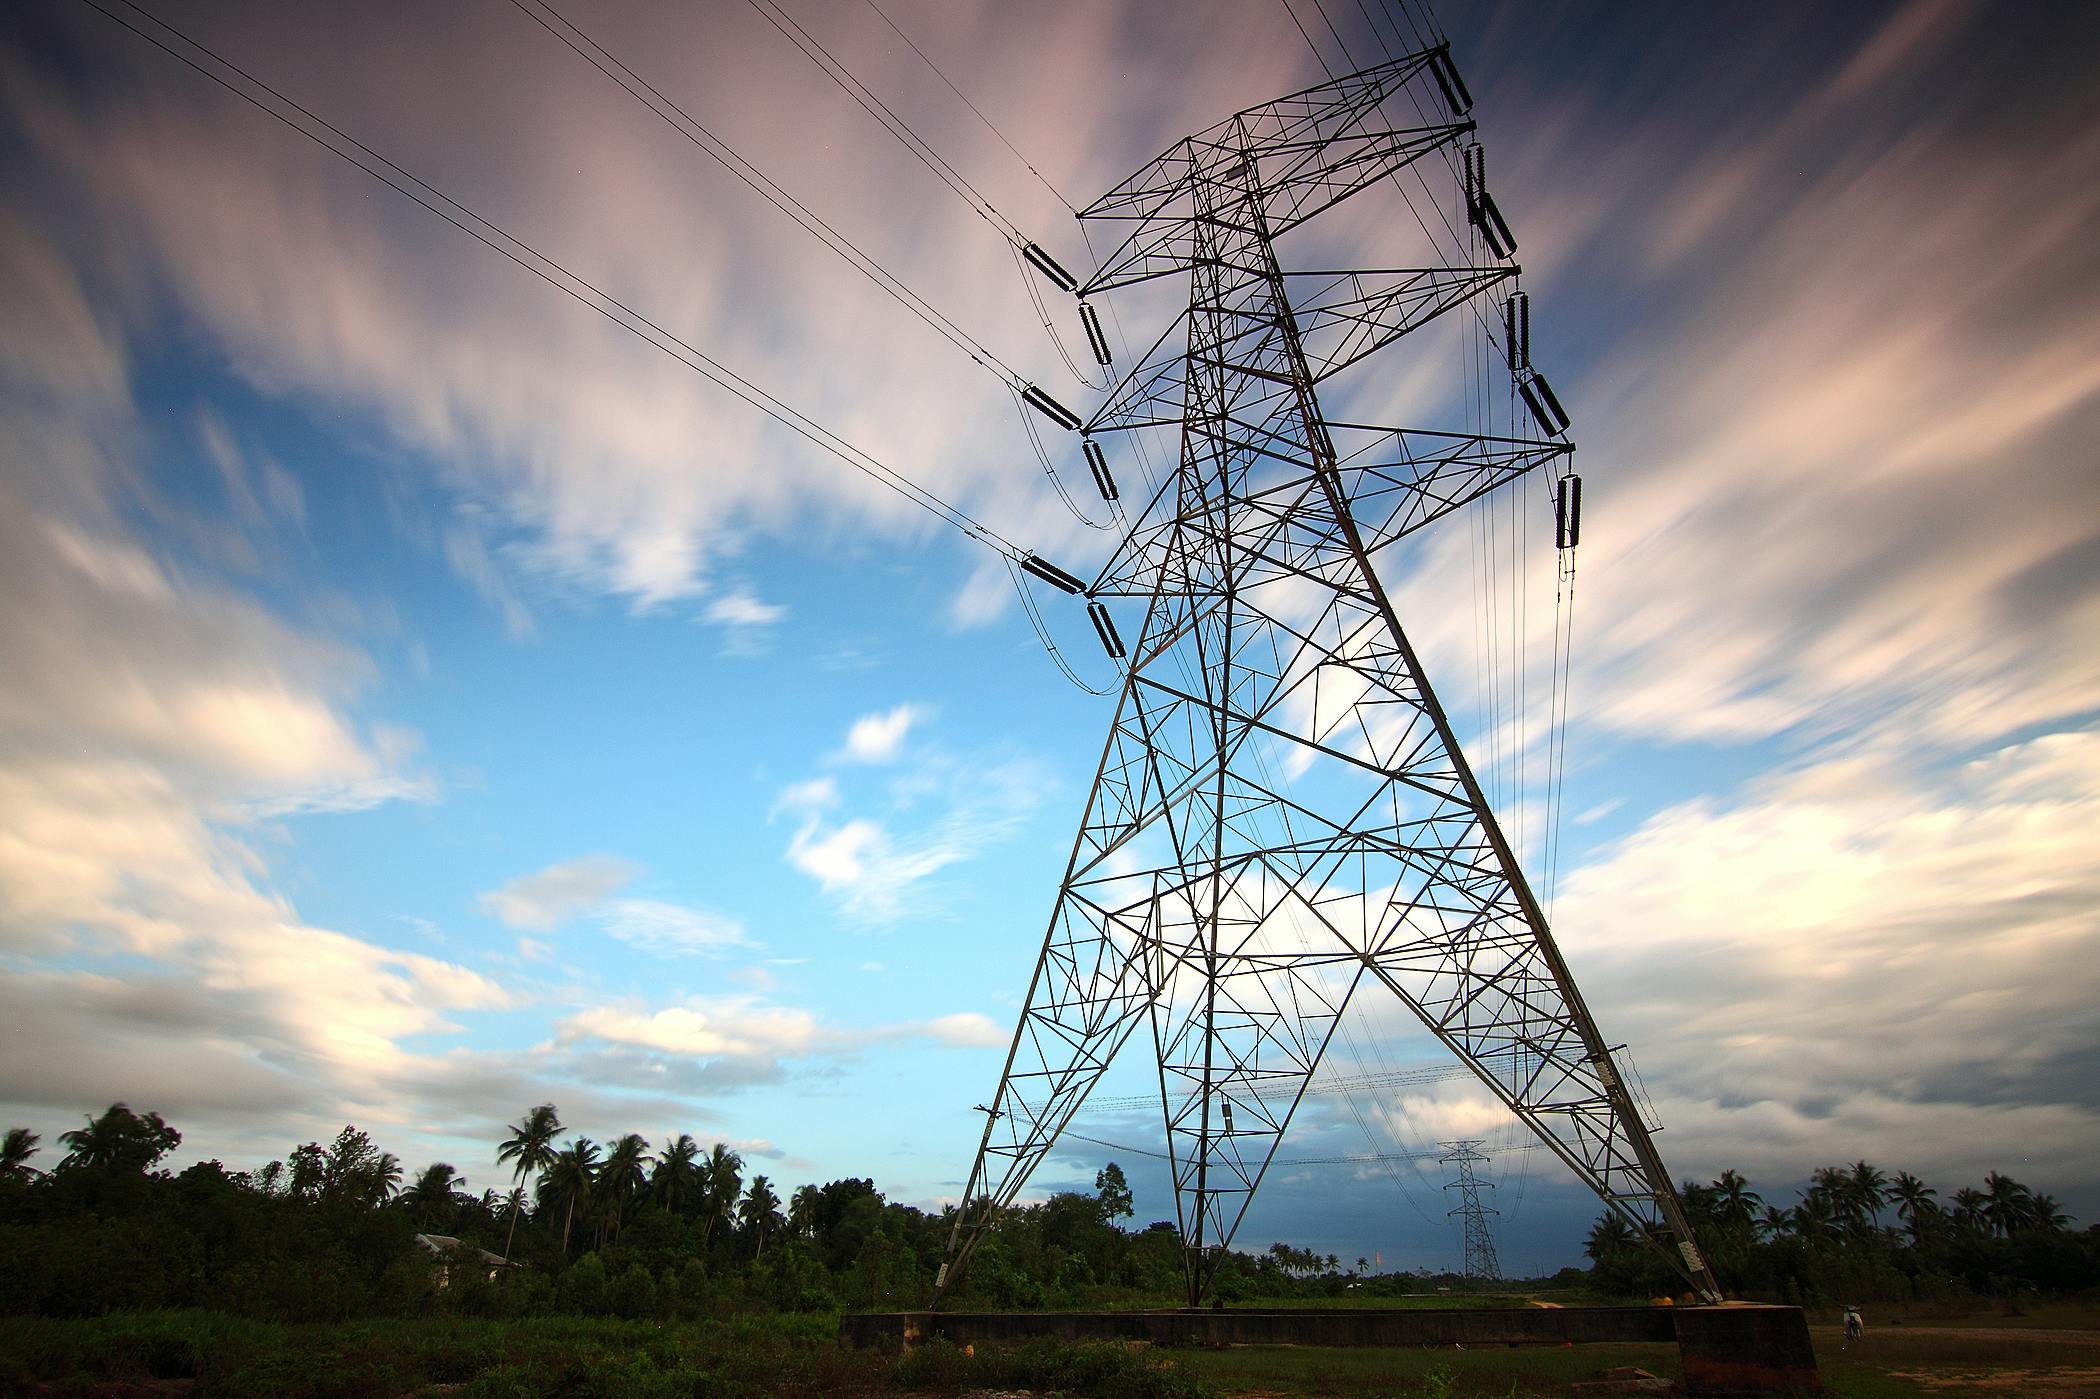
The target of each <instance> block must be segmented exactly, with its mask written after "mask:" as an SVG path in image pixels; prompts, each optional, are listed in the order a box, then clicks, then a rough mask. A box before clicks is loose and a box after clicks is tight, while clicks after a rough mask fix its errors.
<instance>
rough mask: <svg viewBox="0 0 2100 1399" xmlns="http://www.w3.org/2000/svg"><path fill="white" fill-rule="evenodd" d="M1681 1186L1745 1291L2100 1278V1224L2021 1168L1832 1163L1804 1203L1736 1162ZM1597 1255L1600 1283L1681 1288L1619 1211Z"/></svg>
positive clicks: (1941, 1289) (1849, 1293)
mask: <svg viewBox="0 0 2100 1399" xmlns="http://www.w3.org/2000/svg"><path fill="white" fill-rule="evenodd" d="M1680 1191H1681V1193H1682V1194H1683V1196H1684V1203H1685V1210H1686V1212H1687V1213H1688V1214H1689V1215H1690V1216H1691V1220H1692V1227H1693V1228H1694V1229H1696V1230H1697V1231H1698V1233H1699V1240H1700V1243H1701V1244H1702V1246H1703V1247H1704V1248H1705V1249H1706V1253H1707V1257H1708V1258H1709V1260H1710V1261H1711V1262H1712V1264H1713V1267H1714V1272H1715V1274H1716V1275H1717V1276H1719V1278H1720V1279H1721V1285H1722V1287H1723V1288H1725V1289H1726V1290H1727V1291H1728V1292H1729V1293H1730V1294H1731V1295H1735V1296H1741V1297H1751V1298H1758V1299H1762V1300H1765V1301H1774V1302H1791V1303H1795V1304H1798V1305H1805V1306H1811V1307H1814V1306H1821V1305H1828V1304H1832V1303H1844V1302H1858V1303H1866V1302H1891V1301H1895V1302H1906V1301H1912V1300H1936V1299H1956V1298H1964V1297H1972V1298H1973V1297H2012V1296H2019V1295H2034V1294H2049V1295H2065V1294H2072V1293H2078V1292H2088V1291H2090V1290H2092V1289H2093V1288H2095V1287H2100V1228H2087V1229H2084V1230H2082V1231H2075V1232H2074V1231H2073V1230H2072V1229H2071V1227H2070V1226H2071V1220H2070V1218H2069V1217H2068V1216H2067V1215H2066V1214H2065V1213H2064V1211H2063V1208H2062V1207H2061V1206H2060V1205H2059V1204H2058V1203H2057V1202H2056V1201H2055V1200H2053V1199H2051V1198H2050V1197H2049V1196H2047V1195H2042V1194H2037V1193H2036V1192H2035V1191H2033V1190H2030V1189H2029V1188H2028V1187H2027V1186H2025V1185H2022V1184H2021V1183H2020V1182H2018V1181H2016V1180H2014V1179H2012V1178H2011V1177H2010V1176H2004V1175H1999V1174H1998V1173H1997V1172H1995V1171H1994V1172H1992V1173H1991V1174H1989V1175H1987V1176H1985V1177H1984V1182H1983V1186H1982V1188H1981V1189H1976V1188H1966V1189H1962V1190H1957V1191H1955V1192H1954V1194H1953V1195H1952V1196H1951V1197H1948V1202H1947V1203H1946V1204H1945V1205H1942V1204H1941V1203H1940V1197H1939V1192H1938V1191H1936V1190H1934V1189H1933V1188H1932V1187H1930V1186H1928V1185H1926V1184H1925V1182H1924V1181H1922V1180H1920V1179H1918V1178H1917V1177H1916V1176H1914V1175H1912V1174H1910V1173H1909V1172H1908V1171H1899V1172H1897V1173H1896V1174H1895V1175H1894V1176H1893V1177H1891V1176H1889V1175H1887V1174H1886V1173H1884V1172H1883V1171H1882V1170H1880V1169H1879V1168H1878V1167H1875V1166H1872V1165H1869V1164H1868V1163H1867V1162H1865V1161H1860V1162H1856V1163H1854V1164H1853V1165H1851V1166H1825V1167H1824V1168H1823V1169H1821V1170H1819V1171H1817V1172H1816V1173H1815V1175H1814V1177H1813V1178H1812V1179H1811V1183H1810V1185H1809V1187H1808V1189H1807V1190H1806V1191H1804V1192H1803V1194H1802V1196H1801V1199H1800V1200H1799V1202H1797V1203H1796V1204H1794V1205H1793V1206H1791V1207H1782V1206H1778V1205H1774V1204H1768V1203H1766V1201H1765V1200H1764V1199H1763V1198H1762V1197H1761V1196H1759V1195H1758V1194H1757V1192H1756V1191H1754V1190H1752V1189H1751V1188H1750V1182H1749V1181H1747V1180H1745V1179H1744V1178H1743V1177H1742V1176H1741V1175H1738V1174H1737V1173H1736V1172H1734V1171H1723V1172H1722V1173H1721V1177H1720V1179H1718V1180H1715V1181H1713V1182H1711V1183H1710V1184H1706V1185H1699V1184H1697V1183H1695V1182H1692V1181H1686V1182H1685V1183H1684V1184H1683V1185H1682V1186H1681V1187H1680ZM1585 1252H1587V1253H1588V1255H1589V1256H1590V1258H1591V1259H1592V1260H1593V1262H1594V1263H1595V1265H1596V1266H1595V1267H1594V1269H1593V1270H1592V1276H1593V1277H1594V1279H1595V1281H1596V1284H1597V1286H1598V1288H1599V1289H1600V1290H1601V1291H1604V1292H1607V1293H1613V1294H1618V1295H1625V1296H1645V1295H1652V1294H1655V1293H1658V1292H1671V1291H1675V1290H1676V1289H1677V1287H1678V1286H1679V1284H1678V1283H1677V1282H1676V1281H1675V1278H1674V1275H1672V1274H1671V1273H1669V1272H1668V1270H1667V1267H1666V1265H1665V1264H1664V1262H1663V1260H1662V1258H1661V1257H1660V1256H1658V1255H1657V1254H1656V1253H1655V1252H1654V1251H1653V1250H1651V1249H1648V1248H1644V1247H1642V1246H1641V1244H1640V1242H1639V1240H1638V1239H1637V1238H1636V1237H1635V1236H1634V1234H1633V1231H1632V1230H1631V1229H1629V1228H1628V1227H1627V1226H1626V1225H1625V1224H1624V1223H1623V1222H1622V1221H1620V1220H1619V1219H1618V1218H1617V1217H1616V1216H1613V1215H1606V1216H1604V1217H1602V1218H1600V1219H1599V1220H1598V1221H1597V1223H1596V1225H1595V1226H1594V1227H1593V1228H1592V1229H1591V1230H1590V1236H1589V1241H1588V1243H1587V1244H1586V1245H1585Z"/></svg>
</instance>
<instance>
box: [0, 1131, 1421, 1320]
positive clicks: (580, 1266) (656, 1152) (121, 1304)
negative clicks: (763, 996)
mask: <svg viewBox="0 0 2100 1399" xmlns="http://www.w3.org/2000/svg"><path fill="white" fill-rule="evenodd" d="M181 1141H182V1134H181V1133H180V1132H179V1131H177V1130H176V1129H175V1128H174V1127H172V1126H170V1125H169V1124H168V1123H167V1122H165V1121H164V1120H163V1119H162V1118H161V1117H160V1115H159V1114H158V1113H153V1112H146V1113H135V1112H133V1111H132V1110H131V1109H130V1108H129V1107H128V1106H126V1105H124V1104H122V1103H118V1104H113V1105H112V1106H111V1107H110V1108H109V1109H108V1110H107V1111H105V1112H103V1113H102V1114H100V1115H99V1116H96V1117H93V1118H91V1119H89V1120H88V1121H87V1122H86V1123H85V1125H83V1126H82V1127H80V1128H79V1129H76V1130H75V1131H71V1132H67V1133H64V1134H63V1135H62V1136H61V1137H60V1138H59V1144H60V1146H61V1147H62V1148H63V1149H64V1152H65V1155H64V1157H63V1159H61V1160H60V1161H58V1163H57V1164H56V1165H55V1167H53V1168H52V1169H51V1170H49V1171H48V1172H46V1171H43V1170H40V1169H39V1168H38V1165H37V1161H38V1160H39V1159H41V1154H42V1144H41V1143H40V1142H39V1140H38V1138H37V1137H36V1135H35V1134H33V1133H31V1132H28V1131H26V1130H25V1129H22V1128H15V1129H13V1130H11V1131H9V1132H7V1133H6V1135H5V1137H4V1139H0V1250H4V1251H5V1253H6V1255H7V1256H9V1257H12V1258H34V1259H37V1260H39V1262H38V1264H37V1266H35V1267H33V1268H14V1269H6V1270H0V1312H15V1313H22V1312H43V1313H50V1314H62V1315H83V1314H95V1313H99V1312H103V1311H108V1310H113V1309H119V1308H140V1307H161V1306H178V1307H179V1306H203V1307H211V1308H217V1309H221V1310H230V1311H236V1312H243V1313H247V1314H252V1315H257V1316H265V1317H270V1318H274V1319H292V1320H328V1319H338V1318H342V1317H348V1316H356V1315H367V1314H383V1313H395V1312H415V1311H421V1310H426V1309H429V1308H431V1307H433V1306H435V1307H439V1308H446V1309H454V1310H460V1311H464V1312H469V1313H475V1314H488V1315H498V1316H514V1315H534V1314H542V1313H581V1314H612V1315H623V1316H655V1317H667V1318H668V1317H694V1316H701V1315H722V1314H726V1313H729V1312H735V1311H739V1310H752V1309H770V1310H782V1311H824V1310H830V1309H834V1308H840V1307H854V1308H883V1309H889V1308H910V1307H918V1306H923V1305H924V1304H925V1302H926V1300H927V1298H928V1297H929V1296H930V1294H931V1292H932V1287H933V1280H934V1277H935V1274H936V1271H937V1269H938V1268H939V1265H940V1262H941V1259H942V1257H943V1255H944V1253H945V1250H946V1246H947V1242H948V1237H949V1232H950V1229H951V1228H952V1226H953V1223H954V1213H953V1210H952V1208H951V1209H945V1210H942V1211H939V1212H937V1213H930V1212H927V1211H923V1210H920V1209H917V1208H914V1207H912V1206H909V1205H902V1204H897V1203H894V1202H892V1201H889V1200H887V1199H886V1198H885V1197H884V1195H883V1193H882V1192H881V1191H880V1190H878V1189H877V1188H876V1186H875V1183H874V1182H873V1181H872V1180H869V1179H860V1178H847V1179H843V1180H834V1181H830V1182H827V1183H823V1184H815V1183H812V1184H805V1185H799V1186H796V1187H795V1188H793V1189H792V1190H788V1191H786V1192H785V1194H784V1195H783V1190H782V1187H780V1186H779V1185H777V1184H776V1183H775V1181H774V1180H773V1179H772V1178H771V1177H770V1176H768V1175H766V1174H764V1173H762V1172H752V1171H749V1170H748V1169H747V1165H746V1163H745V1161H744V1160H743V1158H742V1157H741V1155H740V1154H739V1153H738V1152H737V1151H736V1150H735V1149H734V1148H733V1147H731V1146H729V1145H727V1144H725V1143H721V1142H716V1143H713V1144H712V1145H708V1146H703V1145H702V1144H701V1143H700V1142H698V1141H697V1140H695V1139H694V1138H693V1137H692V1136H690V1135H685V1134H681V1135H679V1136H676V1137H674V1138H672V1139H671V1140H670V1141H668V1142H665V1143H663V1144H662V1145H661V1146H655V1147H652V1145H651V1143H650V1142H649V1141H647V1140H646V1139H645V1138H643V1137H642V1136H640V1135H639V1134H634V1133H629V1134H626V1135H623V1136H620V1137H617V1138H615V1139H614V1140H612V1141H611V1142H609V1143H601V1142H598V1141H594V1140H592V1139H591V1138H589V1137H586V1136H581V1135H568V1136H565V1135H564V1128H563V1125H562V1122H561V1116H560V1113H559V1111H558V1110H557V1109H556V1107H555V1106H554V1105H553V1104H551V1103H550V1104H541V1105H539V1106H536V1107H534V1108H532V1109H530V1110H529V1111H527V1112H525V1113H524V1114H522V1115H521V1116H520V1117H519V1118H518V1120H517V1121H516V1122H514V1123H511V1124H509V1126H508V1128H507V1130H506V1133H505V1135H504V1136H503V1137H502V1139H501V1140H500V1141H498V1142H496V1143H494V1145H495V1148H496V1158H497V1161H498V1163H499V1168H500V1169H501V1171H502V1172H503V1173H504V1174H503V1175H502V1176H501V1177H499V1184H500V1186H501V1188H484V1189H482V1190H480V1191H479V1192H476V1191H474V1190H472V1189H470V1188H469V1187H468V1185H467V1183H466V1181H465V1180H464V1179H463V1178H462V1176H461V1174H460V1172H459V1171H458V1169H457V1168H456V1167H455V1166H454V1165H452V1164H451V1163H449V1162H445V1161H434V1162H432V1163H430V1164H429V1165H427V1166H425V1167H423V1168H422V1169H421V1170H420V1171H418V1172H416V1173H414V1174H413V1175H411V1174H409V1173H407V1171H406V1170H405V1169H404V1166H403V1164H402V1162H401V1160H400V1158H399V1157H398V1156H396V1155H394V1154H393V1153H392V1152H389V1151H385V1150H382V1149H381V1148H380V1147H379V1146H378V1144H377V1143H375V1142H374V1141H373V1139H372V1138H371V1136H370V1135H369V1134H368V1133H366V1132H365V1131H363V1130H361V1129H360V1128H357V1127H355V1126H345V1127H344V1128H343V1129H342V1131H341V1132H339V1133H338V1134H337V1135H336V1136H335V1138H334V1139H333V1140H331V1141H329V1142H326V1143H322V1142H307V1143H304V1144H302V1145H300V1146H297V1147H295V1148H293V1149H292V1150H291V1151H290V1152H289V1153H288V1154H287V1155H286V1156H285V1157H284V1158H283V1159H281V1160H275V1161H271V1162H269V1163H268V1164H267V1165H264V1166H263V1167H261V1168H260V1169H257V1170H254V1171H237V1170H228V1169H227V1168H226V1167H225V1166H224V1165H222V1164H221V1163H220V1162H217V1161H204V1162H199V1163H197V1164H196V1165H193V1166H190V1167H188V1168H187V1169H185V1170H183V1171H181V1172H179V1173H173V1174H171V1173H169V1172H167V1171H164V1170H160V1169H158V1166H159V1163H160V1162H161V1160H162V1159H163V1158H164V1157H165V1156H166V1155H167V1154H168V1153H169V1152H171V1151H173V1150H174V1149H175V1148H176V1147H177V1146H179V1145H180V1144H181ZM1132 1219H1133V1201H1132V1198H1131V1192H1130V1187H1129V1183H1128V1181H1127V1180H1126V1179H1125V1177H1124V1174H1123V1171H1122V1169H1121V1168H1120V1167H1119V1166H1118V1165H1116V1164H1115V1163H1113V1162H1111V1163H1109V1164H1108V1165H1106V1166H1105V1167H1103V1168H1102V1169H1101V1170H1100V1171H1099V1172H1098V1173H1097V1174H1096V1176H1095V1178H1094V1188H1093V1189H1092V1190H1091V1191H1084V1190H1067V1191H1060V1192H1058V1193H1055V1194H1053V1195H1051V1196H1050V1197H1049V1198H1048V1199H1046V1200H1044V1201H1042V1202H1040V1203H1037V1204H1031V1205H1025V1206H1018V1207H1015V1208H1013V1209H1011V1210H1008V1211H1006V1212H1005V1213H1004V1214H1003V1215H1002V1216H1001V1218H1000V1220H999V1221H998V1224H997V1226H996V1227H995V1229H994V1230H993V1232H992V1234H991V1235H990V1236H989V1237H988V1238H987V1240H986V1241H985V1242H984V1244H983V1245H982V1246H981V1247H980V1248H979V1249H978V1251H977V1253H976V1255H975V1257H974V1259H973V1261H972V1265H971V1268H970V1270H969V1273H968V1274H967V1275H966V1277H965V1279H964V1281H963V1283H962V1286H961V1288H960V1289H959V1291H958V1293H957V1301H958V1303H959V1304H962V1305H974V1306H984V1307H999V1308H1027V1307H1040V1306H1046V1305H1060V1306H1080V1305H1157V1304H1160V1303H1162V1302H1171V1301H1173V1300H1174V1299H1175V1298H1176V1297H1178V1294H1179V1292H1180V1288H1181V1267H1182V1243H1181V1235H1180V1231H1179V1229H1178V1228H1177V1227H1176V1226H1175V1225H1174V1224H1173V1223H1172V1222H1169V1221H1160V1222H1156V1223H1153V1224H1150V1225H1148V1226H1146V1227H1144V1228H1133V1227H1128V1222H1129V1221H1131V1220H1132ZM418 1235H421V1236H423V1239H424V1242H418V1240H417V1236H418ZM441 1240H452V1241H457V1243H456V1247H457V1249H458V1250H459V1252H458V1253H457V1254H455V1255H447V1254H446V1253H444V1252H442V1250H446V1249H451V1248H453V1247H454V1246H455V1245H454V1244H451V1243H445V1242H439V1241H441ZM433 1246H435V1248H436V1249H438V1250H440V1251H439V1252H433ZM491 1257H493V1258H494V1259H498V1260H501V1261H500V1262H497V1263H491V1262H490V1261H489V1260H490V1258H491ZM1360 1271H1361V1268H1359V1272H1360ZM440 1276H442V1278H443V1279H444V1282H443V1284H442V1285H440V1283H439V1278H440ZM1366 1285H1370V1286H1375V1287H1378V1288H1383V1289H1385V1290H1389V1291H1397V1290H1404V1289H1406V1288H1407V1287H1409V1286H1410V1285H1412V1284H1411V1282H1410V1280H1408V1279H1406V1278H1391V1279H1382V1280H1376V1281H1375V1282H1373V1283H1366V1282H1364V1281H1362V1280H1360V1279H1358V1278H1355V1277H1352V1276H1350V1275H1348V1274H1345V1273H1344V1272H1343V1271H1342V1270H1341V1260H1340V1259H1338V1258H1336V1257H1334V1256H1332V1255H1328V1256H1324V1257H1323V1256H1321V1255H1318V1254H1315V1253H1312V1252H1309V1251H1306V1250H1301V1249H1294V1248H1291V1247H1290V1246H1288V1245H1285V1244H1281V1243H1279V1244H1277V1245H1275V1246H1274V1247H1273V1248H1272V1249H1270V1250H1269V1251H1268V1252H1267V1253H1264V1254H1260V1255H1246V1254H1234V1255H1231V1256H1230V1257H1229V1258H1228V1259H1227V1260H1226V1262H1225V1265H1224V1266H1223V1267H1222V1269H1221V1271H1220V1274H1219V1290H1220V1292H1221V1293H1222V1294H1223V1295H1225V1296H1228V1297H1233V1296H1257V1295H1259V1296H1287V1295H1295V1294H1302V1293H1308V1292H1311V1293H1317V1292H1321V1291H1329V1292H1334V1291H1339V1290H1341V1289H1343V1288H1344V1287H1349V1286H1356V1287H1362V1286H1366Z"/></svg>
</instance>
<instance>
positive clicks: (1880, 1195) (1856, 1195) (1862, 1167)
mask: <svg viewBox="0 0 2100 1399" xmlns="http://www.w3.org/2000/svg"><path fill="white" fill-rule="evenodd" d="M1888 1187H1889V1178H1888V1177H1887V1176H1885V1175H1883V1174H1882V1173H1881V1171H1880V1169H1879V1168H1878V1167H1874V1166H1869V1165H1868V1164H1867V1163H1866V1162H1864V1161H1855V1162H1853V1163H1852V1183H1851V1194H1852V1201H1853V1204H1854V1205H1855V1207H1857V1208H1858V1209H1860V1210H1861V1211H1863V1212H1864V1213H1866V1214H1867V1215H1869V1216H1871V1217H1872V1218H1873V1221H1874V1223H1875V1224H1876V1225H1879V1224H1880V1223H1881V1207H1882V1206H1883V1205H1886V1204H1887V1203H1888V1202H1889V1189H1888Z"/></svg>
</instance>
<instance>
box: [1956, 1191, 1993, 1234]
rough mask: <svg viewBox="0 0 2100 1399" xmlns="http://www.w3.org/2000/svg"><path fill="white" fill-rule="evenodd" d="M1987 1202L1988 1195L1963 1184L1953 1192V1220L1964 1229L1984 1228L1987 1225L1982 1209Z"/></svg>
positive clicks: (1988, 1201)
mask: <svg viewBox="0 0 2100 1399" xmlns="http://www.w3.org/2000/svg"><path fill="white" fill-rule="evenodd" d="M1989 1203H1990V1199H1989V1197H1988V1196H1986V1195H1985V1194H1984V1193H1983V1192H1982V1191H1981V1190H1978V1189H1976V1188H1975V1187H1974V1186H1970V1185H1965V1186H1963V1187H1962V1188H1961V1189H1959V1190H1957V1191H1955V1192H1954V1222H1955V1223H1956V1224H1959V1225H1961V1226H1962V1227H1963V1228H1966V1229H1976V1230H1982V1229H1984V1228H1985V1227H1987V1218H1986V1216H1985V1213H1984V1210H1985V1207H1986V1206H1987V1205H1988V1204H1989Z"/></svg>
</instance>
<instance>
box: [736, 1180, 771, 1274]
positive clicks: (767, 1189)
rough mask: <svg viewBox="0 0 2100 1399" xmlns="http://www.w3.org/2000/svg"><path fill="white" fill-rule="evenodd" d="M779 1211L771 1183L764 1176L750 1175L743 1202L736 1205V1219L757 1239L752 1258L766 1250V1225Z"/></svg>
mask: <svg viewBox="0 0 2100 1399" xmlns="http://www.w3.org/2000/svg"><path fill="white" fill-rule="evenodd" d="M779 1212H780V1197H779V1196H778V1195H775V1194H774V1193H773V1183H772V1182H771V1181H769V1180H767V1179H766V1178H765V1177H764V1176H753V1177H751V1188H750V1189H749V1190H747V1191H745V1192H744V1202H743V1203H742V1204H741V1205H739V1206H738V1207H737V1219H738V1221H739V1222H740V1223H742V1224H743V1226H744V1227H745V1228H746V1229H749V1230H751V1231H752V1233H753V1234H754V1235H755V1236H756V1237H757V1239H758V1247H757V1248H756V1249H755V1250H753V1252H752V1254H751V1256H752V1257H753V1258H757V1257H759V1256H760V1255H761V1254H763V1253H764V1252H765V1251H766V1226H767V1225H769V1224H771V1223H772V1222H773V1219H774V1216H776V1215H777V1214H779Z"/></svg>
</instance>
